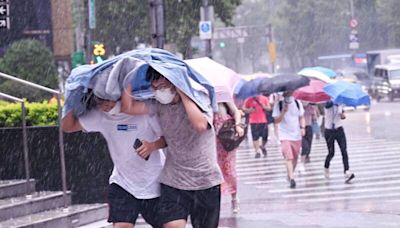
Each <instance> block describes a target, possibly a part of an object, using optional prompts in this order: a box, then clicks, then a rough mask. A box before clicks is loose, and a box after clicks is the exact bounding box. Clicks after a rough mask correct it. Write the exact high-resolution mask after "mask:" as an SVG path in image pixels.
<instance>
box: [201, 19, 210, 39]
mask: <svg viewBox="0 0 400 228" xmlns="http://www.w3.org/2000/svg"><path fill="white" fill-rule="evenodd" d="M199 34H200V39H202V40H206V39H211V38H212V25H211V21H200V23H199Z"/></svg>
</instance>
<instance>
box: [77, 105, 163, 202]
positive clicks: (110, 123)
mask: <svg viewBox="0 0 400 228" xmlns="http://www.w3.org/2000/svg"><path fill="white" fill-rule="evenodd" d="M79 122H80V124H81V126H82V127H83V129H84V130H85V131H87V132H100V133H101V134H102V135H103V136H104V138H105V139H106V141H107V144H108V150H109V152H110V155H111V159H112V161H113V163H114V169H113V172H112V174H111V176H110V179H109V183H110V184H111V183H116V184H118V185H119V186H121V187H122V188H123V189H125V190H126V191H127V192H129V193H131V194H132V195H133V196H135V197H136V198H138V199H152V198H155V197H158V196H160V184H159V178H160V174H161V170H162V168H163V166H164V162H165V156H164V153H163V152H162V151H161V150H157V151H153V152H152V153H151V155H150V158H149V159H148V160H147V161H146V160H144V159H143V158H142V157H140V156H139V155H138V154H137V153H136V151H135V149H133V144H134V142H135V140H136V138H138V139H140V140H145V141H149V142H153V141H156V140H157V139H159V138H160V137H161V136H162V131H161V128H160V125H159V122H158V119H157V118H156V117H155V116H153V117H150V116H149V115H136V116H132V115H127V114H124V113H119V114H116V115H110V114H107V113H104V112H102V111H99V110H97V109H95V110H92V111H90V112H89V113H87V114H85V115H84V116H82V117H80V118H79Z"/></svg>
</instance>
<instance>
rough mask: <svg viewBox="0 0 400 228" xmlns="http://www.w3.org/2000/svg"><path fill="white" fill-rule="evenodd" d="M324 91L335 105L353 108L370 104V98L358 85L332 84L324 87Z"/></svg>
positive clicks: (348, 83) (346, 83) (341, 82)
mask: <svg viewBox="0 0 400 228" xmlns="http://www.w3.org/2000/svg"><path fill="white" fill-rule="evenodd" d="M324 91H325V92H326V93H327V94H328V95H329V96H330V97H331V98H332V100H333V102H334V103H336V104H344V105H347V106H353V107H356V106H359V105H370V104H371V98H370V97H369V95H368V94H367V93H365V92H364V91H363V90H362V88H361V86H360V85H358V84H354V83H350V82H346V81H338V82H336V83H334V84H327V85H325V86H324Z"/></svg>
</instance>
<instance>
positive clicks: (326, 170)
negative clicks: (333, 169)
mask: <svg viewBox="0 0 400 228" xmlns="http://www.w3.org/2000/svg"><path fill="white" fill-rule="evenodd" d="M324 176H325V179H329V169H327V168H325V170H324Z"/></svg>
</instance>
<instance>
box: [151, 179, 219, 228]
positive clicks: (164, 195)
mask: <svg viewBox="0 0 400 228" xmlns="http://www.w3.org/2000/svg"><path fill="white" fill-rule="evenodd" d="M220 206H221V187H220V185H217V186H214V187H211V188H208V189H205V190H197V191H189V190H180V189H176V188H173V187H170V186H168V185H164V184H161V197H160V210H159V212H160V219H161V222H162V224H165V223H168V222H171V221H174V220H180V219H184V220H187V218H188V216H189V215H190V220H191V222H192V226H193V227H194V228H197V227H201V228H203V227H207V228H213V227H218V222H219V211H220Z"/></svg>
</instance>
